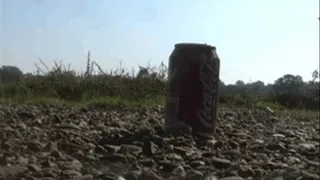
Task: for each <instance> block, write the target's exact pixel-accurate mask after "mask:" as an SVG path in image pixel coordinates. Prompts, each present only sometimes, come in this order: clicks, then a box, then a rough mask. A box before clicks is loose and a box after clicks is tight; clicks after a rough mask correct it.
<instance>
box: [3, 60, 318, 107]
mask: <svg viewBox="0 0 320 180" xmlns="http://www.w3.org/2000/svg"><path fill="white" fill-rule="evenodd" d="M43 65H44V66H45V64H43ZM94 67H95V68H96V69H97V71H98V73H94ZM45 69H46V70H45V71H44V70H41V69H40V68H38V71H37V72H38V73H36V74H31V73H23V72H22V71H21V70H20V69H19V68H18V67H15V66H2V67H1V68H0V82H1V84H0V93H1V94H0V99H11V100H14V99H18V100H19V101H21V99H22V100H23V99H30V98H38V97H47V98H57V99H60V100H64V101H83V100H89V99H97V98H106V97H117V98H120V99H121V100H125V101H140V102H142V101H144V100H147V99H149V100H150V99H152V100H154V101H156V102H155V103H163V102H164V100H165V96H166V93H167V91H166V89H167V86H166V81H167V69H166V66H165V65H164V64H163V63H162V64H161V65H160V66H158V67H150V66H149V67H139V71H138V72H137V73H133V72H131V73H128V72H126V71H125V70H124V69H123V68H122V69H121V68H120V69H116V70H114V71H110V72H109V73H105V72H104V71H103V70H102V69H101V67H100V66H99V65H98V64H97V63H95V62H89V61H88V63H87V69H86V72H85V73H84V74H77V73H76V72H75V71H72V70H69V68H68V69H67V68H65V67H64V66H63V65H62V64H60V65H58V64H57V63H56V64H55V67H53V68H51V69H49V68H48V67H47V66H45ZM312 78H313V80H311V81H308V82H306V81H303V79H302V77H301V76H299V75H292V74H285V75H283V76H282V77H279V78H278V79H277V80H275V82H274V83H273V84H265V83H264V82H263V81H256V82H250V83H244V82H243V81H241V80H238V81H237V82H236V83H235V84H228V85H226V84H225V83H224V82H223V81H221V80H220V83H219V102H220V103H231V104H235V105H239V106H246V105H260V106H261V105H262V106H263V105H270V104H274V105H279V106H282V107H286V108H299V109H319V95H320V93H319V92H320V90H319V85H320V84H319V81H318V78H319V71H318V70H315V71H314V72H313V73H312Z"/></svg>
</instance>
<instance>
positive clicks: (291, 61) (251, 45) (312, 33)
mask: <svg viewBox="0 0 320 180" xmlns="http://www.w3.org/2000/svg"><path fill="white" fill-rule="evenodd" d="M0 3H1V4H0V10H1V13H0V14H1V21H0V22H1V24H0V27H1V28H0V44H1V51H2V52H1V56H0V58H1V59H0V65H16V66H18V67H19V68H20V69H22V70H23V71H25V72H35V70H36V68H35V66H34V63H35V62H37V63H38V62H39V61H38V58H39V57H41V59H42V60H43V61H44V62H45V63H46V64H47V65H48V66H51V67H52V66H53V63H54V62H53V60H56V59H62V60H63V62H64V64H66V65H67V64H68V63H71V66H72V68H74V69H75V70H77V71H84V70H85V66H86V56H87V51H88V50H90V51H91V54H92V59H93V60H94V61H96V62H97V63H98V64H100V66H101V67H102V68H103V69H111V68H116V67H117V66H119V62H120V61H122V62H123V64H124V65H125V67H127V68H128V69H129V70H130V69H131V68H132V67H138V64H140V65H147V63H148V61H150V63H151V64H153V65H159V64H160V63H161V62H162V61H164V62H165V63H167V62H168V57H169V55H170V53H171V52H172V50H173V47H174V44H175V43H178V42H199V43H208V44H211V45H214V46H216V47H217V52H218V54H219V57H220V59H221V79H222V80H223V81H224V82H226V83H234V82H235V81H236V80H238V79H241V80H244V81H245V82H248V81H250V80H251V81H256V80H263V81H264V82H274V80H275V79H277V78H278V77H280V76H282V75H283V74H285V73H292V74H299V75H302V77H303V78H304V80H309V79H310V78H311V72H312V71H313V70H314V69H315V68H317V67H318V66H319V20H318V17H319V0H198V1H192V0H0ZM38 64H39V63H38Z"/></svg>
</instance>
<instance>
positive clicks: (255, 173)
mask: <svg viewBox="0 0 320 180" xmlns="http://www.w3.org/2000/svg"><path fill="white" fill-rule="evenodd" d="M162 114H163V113H162V111H161V109H160V108H158V109H156V108H154V109H149V110H147V109H146V110H135V111H134V110H123V109H122V110H121V109H118V110H115V109H111V108H107V107H104V108H101V107H100V108H98V107H95V108H87V109H86V108H72V107H68V106H50V105H47V106H23V105H19V106H3V105H2V106H1V105H0V163H1V164H0V179H25V180H37V179H39V180H59V179H61V180H68V179H74V180H90V179H96V180H99V179H100V180H112V179H119V180H123V179H126V180H135V179H139V180H161V179H186V180H202V179H205V180H215V179H221V180H241V179H277V180H281V179H285V180H291V179H292V180H294V179H303V180H305V179H319V166H320V164H319V120H317V119H316V120H309V121H302V120H299V119H294V117H287V118H284V117H275V116H271V115H270V114H268V112H266V111H264V110H248V109H239V108H237V109H235V108H234V109H228V108H224V109H221V110H220V112H219V119H220V121H219V127H218V128H217V132H216V134H215V136H212V135H205V134H194V135H179V136H177V135H176V136H172V135H169V134H168V133H164V131H163V129H162V124H163V117H162ZM1 176H2V177H1Z"/></svg>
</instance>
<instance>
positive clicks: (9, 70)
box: [0, 66, 23, 83]
mask: <svg viewBox="0 0 320 180" xmlns="http://www.w3.org/2000/svg"><path fill="white" fill-rule="evenodd" d="M22 78H23V73H22V71H21V70H20V69H19V68H18V67H16V66H2V67H1V68H0V82H2V83H9V82H19V81H20V80H21V79H22Z"/></svg>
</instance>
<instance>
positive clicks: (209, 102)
mask: <svg viewBox="0 0 320 180" xmlns="http://www.w3.org/2000/svg"><path fill="white" fill-rule="evenodd" d="M202 58H203V61H202V64H201V65H200V71H199V76H200V81H201V83H202V89H203V100H202V103H203V109H200V110H198V111H197V116H198V118H199V120H200V121H201V122H202V123H203V125H204V126H206V127H207V128H210V127H212V126H213V117H212V111H213V105H214V104H213V103H215V98H217V91H218V86H217V84H218V82H219V69H218V68H219V64H218V62H217V61H215V60H212V59H210V58H209V57H206V56H205V55H204V56H203V57H202Z"/></svg>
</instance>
